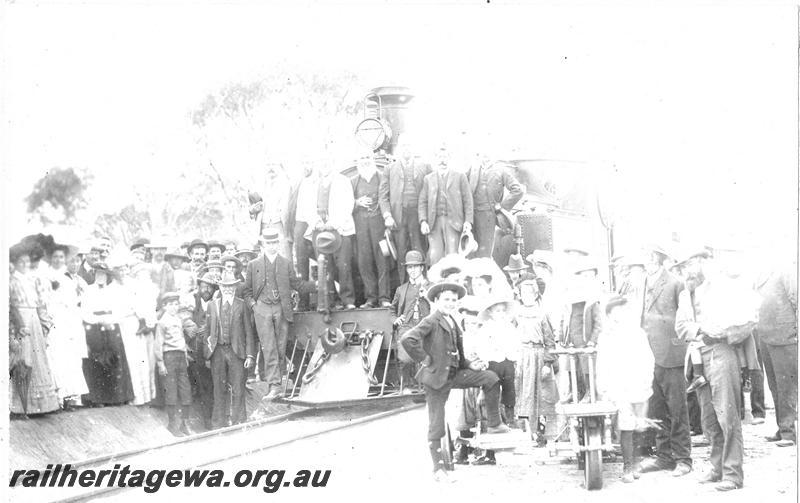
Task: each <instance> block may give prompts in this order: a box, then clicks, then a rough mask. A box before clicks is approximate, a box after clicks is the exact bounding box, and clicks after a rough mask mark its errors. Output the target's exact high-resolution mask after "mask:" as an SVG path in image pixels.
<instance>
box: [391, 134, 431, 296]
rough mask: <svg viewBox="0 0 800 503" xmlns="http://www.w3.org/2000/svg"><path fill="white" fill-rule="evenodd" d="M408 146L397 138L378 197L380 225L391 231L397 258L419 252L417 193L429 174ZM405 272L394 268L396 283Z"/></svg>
mask: <svg viewBox="0 0 800 503" xmlns="http://www.w3.org/2000/svg"><path fill="white" fill-rule="evenodd" d="M409 143H410V142H408V140H407V139H406V137H405V135H404V136H401V138H400V143H399V145H398V147H399V148H398V150H399V152H398V154H399V157H398V159H397V160H395V161H394V162H392V163H391V164H389V165H388V166H387V167H386V169H384V170H383V173H382V174H381V183H380V189H379V190H380V193H379V196H378V197H379V199H380V206H381V213H382V214H383V221H384V224H385V225H386V228H387V229H393V230H394V234H395V237H396V238H397V255H398V257H402V256H404V255H405V254H406V252H407V251H409V250H423V241H422V233H421V232H420V230H419V213H418V205H419V194H420V192H422V185H423V181H424V179H425V176H426V175H428V174H429V173H430V172H431V166H430V164H427V163H424V162H422V161H420V160H419V159H418V158H415V157H414V155H413V154H414V152H413V148H412V146H411V145H410V144H409ZM405 273H406V271H405V268H403V267H398V268H397V274H398V277H399V279H400V283H403V282H405V279H406V278H405Z"/></svg>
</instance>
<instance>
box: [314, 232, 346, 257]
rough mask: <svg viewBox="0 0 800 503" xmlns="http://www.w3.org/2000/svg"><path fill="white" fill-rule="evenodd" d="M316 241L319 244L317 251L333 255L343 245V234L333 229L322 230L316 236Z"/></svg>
mask: <svg viewBox="0 0 800 503" xmlns="http://www.w3.org/2000/svg"><path fill="white" fill-rule="evenodd" d="M314 242H315V243H316V245H317V253H322V254H324V255H331V254H333V253H336V252H337V251H339V248H341V247H342V236H340V235H339V233H338V232H336V231H333V230H330V231H320V232H319V233H318V234H317V237H316V238H314Z"/></svg>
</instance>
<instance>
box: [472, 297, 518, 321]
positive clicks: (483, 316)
mask: <svg viewBox="0 0 800 503" xmlns="http://www.w3.org/2000/svg"><path fill="white" fill-rule="evenodd" d="M499 304H504V305H505V306H506V309H507V310H509V311H511V310H513V309H514V308H515V307H516V305H517V303H516V302H514V300H512V299H508V298H503V297H498V298H493V299H491V300H489V301H488V302H486V303H485V304H484V306H483V309H481V312H480V313H478V320H480V321H481V322H486V321H489V320H490V319H491V315H490V314H489V311H490V310H491V309H492V308H493V307H494V306H496V305H499Z"/></svg>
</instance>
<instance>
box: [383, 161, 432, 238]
mask: <svg viewBox="0 0 800 503" xmlns="http://www.w3.org/2000/svg"><path fill="white" fill-rule="evenodd" d="M411 165H412V167H413V170H414V192H416V193H417V194H419V193H421V192H422V185H423V182H424V180H425V176H426V175H428V174H429V173H430V172H431V165H430V164H426V163H423V162H421V161H418V160H416V159H412V160H411ZM405 186H406V179H405V176H404V175H403V164H402V163H401V162H400V160H399V159H398V160H396V161H394V162H393V163H391V164H390V165H389V166H387V167H386V169H384V170H383V173H381V184H380V187H379V188H378V201H379V203H380V205H381V214H382V215H383V218H386V217H388V216H390V215H391V217H392V218H394V221H395V222H397V225H400V224H401V223H402V220H403V191H404V190H405Z"/></svg>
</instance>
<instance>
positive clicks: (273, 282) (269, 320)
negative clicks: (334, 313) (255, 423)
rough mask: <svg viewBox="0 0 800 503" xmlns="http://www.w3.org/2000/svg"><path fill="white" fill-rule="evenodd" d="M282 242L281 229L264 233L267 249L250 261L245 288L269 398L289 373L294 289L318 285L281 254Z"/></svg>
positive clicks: (262, 240)
mask: <svg viewBox="0 0 800 503" xmlns="http://www.w3.org/2000/svg"><path fill="white" fill-rule="evenodd" d="M280 246H281V241H280V237H279V234H278V231H276V230H274V229H270V230H267V231H266V232H265V233H264V235H263V236H261V249H262V250H263V252H262V253H261V255H259V256H258V257H257V258H255V259H253V260H252V261H250V263H248V264H247V274H245V281H244V289H243V291H242V296H243V297H244V300H245V302H246V303H247V305H248V307H249V308H250V309H251V310H252V312H253V318H254V320H255V323H256V331H257V332H258V339H259V341H260V342H261V351H262V352H263V354H264V377H263V380H264V381H266V382H267V383H268V384H269V393H267V396H266V398H268V399H273V398H277V397H279V396H280V394H281V389H280V388H281V380H282V379H283V376H284V374H285V373H286V339H287V337H288V334H289V323H290V322H292V321H293V315H292V292H291V291H292V290H298V291H304V292H305V291H308V292H310V291H311V290H313V289H314V288H315V286H314V283H312V282H307V281H302V280H300V279H299V278H298V277H297V274H295V272H294V267H293V266H292V263H291V262H289V260H288V259H287V258H286V257H284V256H282V255H280V254H278V249H279V248H280Z"/></svg>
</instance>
